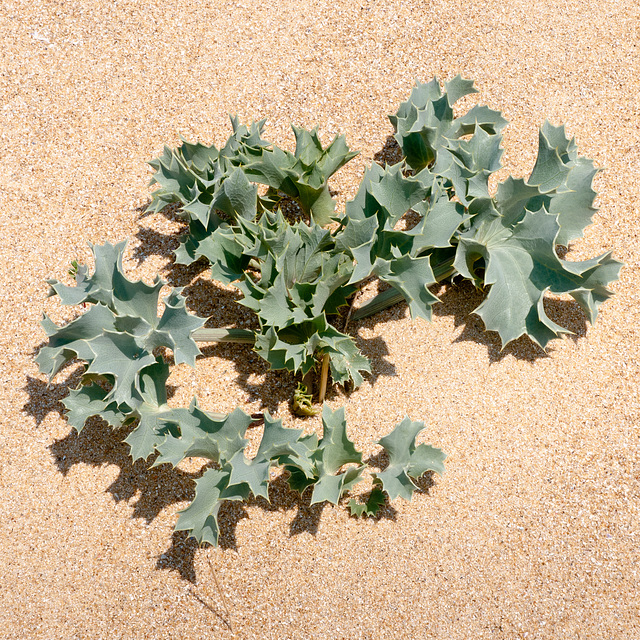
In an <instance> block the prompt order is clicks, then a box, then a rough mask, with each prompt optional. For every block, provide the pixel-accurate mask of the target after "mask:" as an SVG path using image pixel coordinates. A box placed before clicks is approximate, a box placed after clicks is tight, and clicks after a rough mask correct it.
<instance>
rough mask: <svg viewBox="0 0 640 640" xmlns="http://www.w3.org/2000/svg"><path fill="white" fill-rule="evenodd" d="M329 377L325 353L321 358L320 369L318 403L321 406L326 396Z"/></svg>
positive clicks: (327, 357) (327, 355) (327, 358)
mask: <svg viewBox="0 0 640 640" xmlns="http://www.w3.org/2000/svg"><path fill="white" fill-rule="evenodd" d="M328 377H329V354H328V353H325V354H324V356H323V358H322V369H321V370H320V392H319V393H318V402H319V403H320V404H322V403H323V402H324V397H325V395H326V394H327V378H328Z"/></svg>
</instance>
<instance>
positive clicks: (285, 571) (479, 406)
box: [0, 0, 640, 640]
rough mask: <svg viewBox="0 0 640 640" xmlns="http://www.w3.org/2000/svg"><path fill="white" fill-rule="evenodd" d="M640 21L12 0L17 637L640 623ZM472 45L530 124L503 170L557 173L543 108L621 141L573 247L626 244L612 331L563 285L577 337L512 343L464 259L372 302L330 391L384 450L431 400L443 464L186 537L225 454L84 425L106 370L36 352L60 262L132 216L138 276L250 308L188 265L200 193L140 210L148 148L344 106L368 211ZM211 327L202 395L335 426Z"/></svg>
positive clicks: (456, 11)
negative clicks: (190, 214)
mask: <svg viewBox="0 0 640 640" xmlns="http://www.w3.org/2000/svg"><path fill="white" fill-rule="evenodd" d="M639 26H640V5H638V3H636V2H619V1H616V0H600V1H595V0H566V1H563V2H551V1H542V0H533V1H528V2H525V1H523V0H509V1H508V2H506V3H505V2H499V1H497V0H483V1H482V2H480V1H477V0H466V1H464V2H462V1H461V0H449V1H444V0H443V1H440V0H438V1H433V2H428V1H423V2H417V1H400V0H389V1H386V2H383V1H381V0H379V1H377V2H375V1H364V0H363V1H359V2H321V1H317V2H308V1H307V2H305V1H299V2H290V1H285V2H282V3H274V2H258V1H257V0H256V1H251V0H245V1H244V2H237V3H236V2H199V3H196V2H192V1H191V0H174V1H173V2H157V1H155V0H151V1H149V2H145V3H140V2H133V1H131V0H129V1H127V0H124V1H118V2H112V1H107V0H101V1H99V0H96V1H94V2H91V1H90V0H84V1H81V0H78V1H76V2H60V1H58V2H56V1H54V0H49V1H43V0H31V1H30V2H21V1H18V0H3V2H2V4H1V5H0V44H1V46H0V224H1V225H2V227H1V235H0V258H1V259H0V268H1V269H2V279H1V282H2V285H1V286H2V305H3V309H2V332H1V336H0V340H1V346H0V362H1V364H2V387H1V388H2V395H1V402H2V405H1V407H0V410H1V415H2V426H1V430H2V431H1V437H0V487H1V494H0V566H1V567H2V570H1V571H0V592H1V594H2V595H1V598H0V629H1V631H0V635H1V636H2V637H4V638H12V639H13V638H16V639H17V638H21V639H22V638H29V639H32V638H33V639H35V638H46V639H48V640H49V639H51V638H65V639H66V638H127V639H132V638H158V639H161V638H234V637H235V638H274V639H275V638H277V639H281V638H285V639H288V638H305V639H306V638H371V639H380V638H449V639H458V638H459V639H472V638H473V639H475V638H478V639H479V638H492V639H502V638H504V639H511V638H529V639H531V638H554V639H558V638H562V639H565V638H572V639H573V638H576V639H577V638H608V639H614V638H615V639H629V640H631V639H637V638H640V599H639V597H638V596H639V589H638V580H639V579H640V576H639V575H638V573H639V569H638V561H639V559H640V557H639V556H640V513H639V506H638V505H639V498H640V487H639V475H640V451H639V444H640V442H639V436H640V400H639V394H638V379H639V377H638V375H639V369H640V366H639V361H638V345H639V344H640V329H639V326H640V324H639V320H640V306H639V296H640V294H639V293H638V292H639V291H640V286H639V285H640V282H639V281H640V269H639V267H640V262H639V261H640V246H639V243H638V224H639V214H640V211H639V205H638V203H639V202H640V126H639V125H640V97H639V96H640V62H639V60H640V52H639V51H638V42H639V41H640V29H639ZM458 73H461V74H462V75H463V76H464V77H467V78H471V79H473V80H475V82H476V86H477V88H478V89H479V94H477V95H476V96H473V97H468V98H465V105H466V106H469V105H471V104H473V103H475V102H480V103H483V104H488V105H489V106H490V107H492V108H494V109H499V110H501V111H502V112H503V115H504V116H505V117H506V118H507V120H509V122H510V126H509V127H508V128H507V129H506V131H505V136H504V148H505V153H504V156H503V164H504V165H505V169H503V170H502V171H501V172H500V174H499V177H500V179H504V178H505V177H506V176H507V175H509V174H511V175H514V176H516V177H524V176H527V175H528V174H529V172H530V170H531V168H532V167H533V163H534V162H535V156H536V151H537V139H538V133H537V131H538V127H539V126H540V125H541V124H542V123H543V122H544V120H545V119H549V120H550V121H551V122H552V123H553V124H556V125H557V124H560V123H564V124H565V125H566V127H567V131H568V133H569V134H570V135H572V136H575V137H576V140H577V142H578V145H579V150H580V152H581V153H582V154H584V155H586V156H587V157H590V158H593V159H594V160H595V163H596V165H597V166H599V167H602V168H603V169H604V170H603V171H602V172H601V173H600V174H599V175H598V176H597V178H596V180H595V186H596V190H597V191H598V194H599V195H598V200H597V204H598V206H599V207H600V209H599V211H598V213H597V214H596V215H595V217H594V221H593V224H592V225H591V226H590V227H589V228H588V229H587V232H586V235H585V237H584V238H583V239H580V240H579V241H576V242H575V243H574V244H573V246H572V248H571V252H570V257H571V259H576V260H578V259H585V258H588V257H592V256H596V255H599V254H601V253H603V252H605V251H613V254H614V256H615V257H616V258H617V259H619V260H622V261H624V262H625V265H626V266H625V267H624V268H623V269H622V271H621V274H620V280H619V281H618V282H616V283H615V284H614V285H613V289H614V291H615V296H614V297H613V298H612V299H611V300H609V301H607V302H606V303H605V304H604V305H603V306H602V308H601V312H600V315H599V318H598V320H597V323H596V324H595V326H593V327H592V326H590V325H589V324H588V323H587V322H586V320H585V318H584V316H583V315H582V314H581V313H580V312H576V308H575V305H572V304H571V303H567V302H562V301H560V302H555V303H553V304H552V305H551V307H552V312H553V314H554V315H553V316H552V317H553V318H554V319H555V320H556V321H558V322H560V323H564V324H565V325H566V326H568V327H569V328H570V329H572V330H573V331H574V332H575V335H574V336H572V337H569V338H565V339H563V340H557V341H554V342H553V343H552V344H551V345H550V347H549V349H548V351H547V353H546V354H544V353H542V352H541V351H540V350H539V349H537V348H535V347H533V346H532V345H531V343H530V342H528V341H527V340H526V339H520V340H518V341H516V342H515V343H513V344H511V345H509V346H508V347H507V348H506V349H504V350H501V345H500V342H499V340H498V338H497V335H496V334H493V333H486V332H484V331H483V325H482V322H481V321H480V320H479V319H478V318H477V317H476V316H473V315H470V313H471V311H472V310H473V309H474V307H475V306H477V304H478V303H479V300H480V299H479V297H478V296H477V294H475V293H474V291H473V290H472V289H471V288H469V287H466V286H464V285H462V286H456V287H449V288H448V289H447V290H445V291H443V304H441V305H438V307H437V308H436V310H435V311H436V313H435V315H434V318H433V321H432V322H431V323H428V322H425V321H423V320H415V321H413V320H411V318H410V317H409V313H408V310H407V308H406V305H399V306H398V307H395V308H394V309H391V310H388V311H385V312H383V313H381V314H379V315H378V316H375V317H374V318H370V319H368V320H364V321H361V322H357V323H352V326H351V331H352V333H353V335H355V336H356V337H357V340H358V343H359V345H360V347H361V349H362V350H363V352H364V353H365V354H366V355H368V356H369V357H370V358H371V359H372V363H373V375H372V376H371V377H370V378H369V379H368V380H367V381H365V383H364V384H363V386H362V387H361V388H360V389H358V390H357V391H355V392H354V393H352V394H351V395H349V396H346V395H344V394H343V393H341V392H337V391H333V392H332V393H331V394H330V398H329V402H330V404H331V406H333V407H338V406H343V405H344V406H345V407H346V411H347V415H348V420H349V423H348V424H349V434H350V437H351V438H352V439H353V440H354V441H355V442H356V443H357V445H358V446H359V447H360V448H361V449H363V450H364V451H365V453H367V454H369V453H374V452H376V451H377V448H376V446H375V444H374V442H375V441H376V440H377V439H378V438H379V437H380V436H381V435H383V434H385V433H387V432H388V431H389V430H390V429H391V428H392V427H393V425H394V424H395V423H396V422H397V421H398V420H400V419H401V418H402V417H403V416H404V415H405V414H408V415H409V416H411V418H412V419H414V420H418V419H420V420H424V421H425V425H426V430H425V432H424V433H423V435H422V436H421V441H424V442H429V443H431V444H433V445H434V446H437V447H441V448H442V449H444V450H445V451H446V452H447V454H448V459H447V468H446V473H445V475H444V476H442V477H439V476H434V477H433V478H431V479H430V480H429V482H428V483H427V484H426V485H425V487H424V491H422V492H420V493H418V494H416V495H415V496H414V498H413V500H412V501H411V502H410V503H406V502H403V501H402V500H397V501H394V502H393V503H392V505H391V507H390V508H388V509H386V510H385V512H384V513H383V516H382V517H381V518H379V519H378V520H356V519H354V518H350V517H349V515H348V512H347V510H346V509H345V508H344V507H343V506H338V507H333V506H331V505H328V506H324V507H318V506H314V507H309V504H308V499H307V500H306V501H305V500H300V499H297V498H296V497H295V496H294V495H293V494H290V493H287V492H286V491H285V489H284V488H283V486H282V480H281V479H279V480H278V479H276V480H275V481H274V488H273V497H274V499H273V503H272V506H271V507H267V506H266V503H264V502H259V501H258V502H256V501H252V502H249V503H247V504H245V505H233V506H232V507H230V508H225V509H223V512H222V516H221V523H222V536H221V544H220V547H219V548H217V549H213V548H208V549H198V548H197V546H196V545H195V544H194V543H193V541H192V540H187V539H186V538H185V536H184V535H183V534H174V533H173V526H174V524H175V521H176V518H177V515H176V513H177V511H178V510H179V509H180V508H183V507H185V506H186V505H187V504H188V500H189V498H190V496H192V491H193V483H192V477H193V475H194V473H196V471H197V468H198V465H197V464H196V462H197V461H193V463H192V467H193V468H192V467H189V466H188V465H186V466H185V467H184V468H181V469H179V470H175V471H170V470H168V468H165V467H160V468H155V469H151V470H149V469H147V468H146V467H145V465H144V464H141V463H137V464H135V465H132V464H131V461H130V458H129V456H128V449H127V447H126V445H124V444H122V442H121V437H122V434H117V433H116V434H112V433H111V432H110V431H109V430H108V429H106V428H105V427H104V425H103V424H101V423H100V422H99V421H91V422H90V423H89V424H88V425H87V427H86V428H85V430H84V431H83V432H82V434H81V435H80V436H78V435H77V434H76V433H75V432H74V431H73V430H72V429H71V428H70V427H69V426H68V424H67V423H66V421H65V419H64V416H63V407H62V404H61V402H60V401H61V399H62V398H63V397H64V396H65V395H66V394H67V392H68V389H69V388H70V386H74V385H75V384H76V383H77V379H78V378H77V376H78V374H77V371H75V369H74V368H73V367H72V368H71V369H68V370H65V371H64V372H63V373H61V374H59V375H58V376H57V377H56V378H55V379H54V381H53V382H52V384H50V385H47V381H46V379H45V378H44V376H42V375H41V374H39V373H38V370H37V367H36V365H35V364H34V362H33V356H34V354H35V353H36V352H37V349H38V347H39V346H40V345H42V344H43V342H44V340H45V336H44V333H43V331H42V330H41V328H40V327H39V320H40V318H41V315H42V313H43V312H44V311H46V312H47V313H49V314H51V316H52V317H53V318H54V319H55V320H57V321H62V320H64V319H69V318H70V317H72V313H73V311H70V310H69V309H66V308H63V307H61V306H60V305H59V304H58V303H57V301H56V300H55V299H47V298H46V294H47V290H48V287H47V285H46V282H45V280H46V278H48V277H56V278H60V279H63V280H65V282H66V281H67V280H69V278H68V276H67V275H66V273H67V270H68V268H69V265H70V263H71V261H72V260H73V259H78V260H79V261H80V262H89V261H90V258H91V253H90V250H89V246H88V243H89V242H90V243H95V244H101V243H104V242H106V241H110V242H119V241H121V240H125V239H128V240H129V244H128V248H127V254H126V259H125V265H124V266H125V269H126V271H127V273H128V274H129V275H130V277H132V278H133V277H135V278H144V279H145V280H146V281H147V282H150V281H151V280H152V279H153V277H154V276H155V274H156V273H160V274H161V275H162V276H163V277H164V278H165V279H167V280H169V281H170V282H171V284H173V285H175V286H186V290H185V291H186V293H188V294H189V296H190V297H189V307H190V309H192V310H193V311H197V312H198V313H200V314H202V315H207V316H212V320H211V324H212V326H215V323H220V325H230V324H236V325H237V326H243V323H246V322H247V321H248V316H247V315H246V313H245V311H244V310H243V309H242V308H241V307H240V306H239V305H238V304H237V300H238V295H237V293H235V292H234V290H233V289H232V288H231V287H222V286H220V285H218V284H215V283H212V282H211V280H210V278H209V275H208V272H207V271H201V270H200V271H198V270H197V269H184V268H183V269H177V268H175V267H174V266H172V253H171V252H172V250H173V249H175V247H176V246H177V236H178V235H179V233H180V229H181V226H180V224H179V223H178V222H177V221H176V220H175V218H173V217H171V216H163V215H152V216H144V215H142V211H143V210H144V207H145V205H146V204H147V203H148V201H149V193H150V191H149V189H148V186H147V185H148V181H149V178H150V175H151V171H150V168H149V167H148V165H146V161H148V160H149V159H151V158H153V157H155V156H157V155H158V154H159V153H160V152H161V150H162V148H163V145H164V144H165V143H167V144H170V145H175V144H176V143H177V142H178V141H179V136H180V135H183V136H185V137H186V138H188V139H190V140H201V141H203V142H207V143H212V142H213V143H216V144H221V143H223V142H224V140H225V139H226V138H227V136H228V135H229V133H230V131H231V129H230V125H229V121H228V115H227V114H229V113H231V114H238V115H239V117H240V118H241V119H242V120H243V121H250V120H251V119H259V118H267V120H268V123H267V126H266V137H268V138H269V139H271V140H273V141H274V142H276V143H277V144H279V145H280V146H283V147H285V148H293V134H292V132H291V129H290V127H289V124H290V123H291V122H293V123H294V124H296V125H300V126H305V127H312V126H314V125H316V124H317V125H319V127H320V132H321V135H322V137H323V140H325V141H326V142H328V141H329V140H330V139H331V138H332V137H333V136H334V135H335V134H336V133H338V132H340V133H344V134H345V135H346V137H347V141H348V143H349V145H350V146H351V147H352V148H353V149H356V150H359V151H360V152H361V153H360V155H359V156H358V157H357V158H356V159H355V160H354V161H352V162H351V163H350V164H349V165H348V166H347V167H345V168H344V169H343V170H341V171H340V173H339V174H337V175H336V176H335V177H334V179H333V180H332V182H331V186H332V188H333V189H335V191H337V192H338V199H339V206H340V207H343V206H344V202H345V201H346V200H347V199H349V198H351V197H353V195H354V194H355V192H356V189H357V187H358V183H359V180H360V178H361V176H362V173H363V171H364V169H365V168H366V167H367V166H368V165H369V164H370V163H371V162H372V161H373V158H374V156H376V154H378V153H379V152H380V151H381V150H382V149H383V148H384V146H385V143H386V142H387V138H388V136H389V135H391V134H392V128H391V125H390V123H389V121H388V119H387V118H386V115H387V114H388V113H392V112H394V111H395V110H396V109H397V106H398V104H399V103H400V102H401V101H402V100H405V99H406V98H407V97H408V95H409V93H410V90H411V87H412V86H413V83H414V81H415V80H416V79H420V80H423V81H426V80H429V79H430V78H432V77H433V76H437V77H438V78H440V79H441V80H448V79H450V78H452V77H454V76H455V75H457V74H458ZM69 281H70V280H69ZM204 353H205V357H202V358H199V360H198V364H197V368H196V370H195V371H193V370H191V369H189V367H187V366H186V365H180V366H177V367H175V368H174V370H173V372H172V377H171V379H170V383H171V384H172V385H173V388H174V395H173V397H172V399H171V402H172V403H173V404H174V405H175V406H186V404H187V403H188V402H189V400H190V398H191V397H192V396H193V395H194V394H196V395H197V396H198V398H199V399H200V402H201V405H202V406H204V407H205V408H207V409H211V410H215V411H229V410H231V409H233V408H234V407H235V406H238V405H240V406H243V407H245V408H246V410H248V411H256V410H262V409H264V408H268V409H269V410H271V411H274V412H277V415H278V416H280V417H282V418H283V420H284V422H285V424H286V425H288V426H293V425H296V426H300V427H304V428H305V429H306V430H309V431H313V430H318V429H319V428H320V422H319V419H318V418H314V419H311V420H306V421H304V420H298V419H294V418H292V417H291V415H290V412H289V410H288V399H289V397H290V394H291V391H292V389H293V382H292V379H291V377H290V376H287V375H286V374H283V373H279V372H269V371H267V369H266V367H265V366H264V364H263V363H262V362H261V361H260V360H259V358H258V357H257V356H256V355H255V354H252V353H251V351H250V350H249V349H248V347H244V346H240V345H236V346H208V347H206V348H205V349H204ZM74 371H75V373H74ZM74 376H75V377H74ZM256 437H257V436H256ZM216 579H217V584H218V585H219V588H218V586H217V585H216ZM222 594H224V597H223V596H222Z"/></svg>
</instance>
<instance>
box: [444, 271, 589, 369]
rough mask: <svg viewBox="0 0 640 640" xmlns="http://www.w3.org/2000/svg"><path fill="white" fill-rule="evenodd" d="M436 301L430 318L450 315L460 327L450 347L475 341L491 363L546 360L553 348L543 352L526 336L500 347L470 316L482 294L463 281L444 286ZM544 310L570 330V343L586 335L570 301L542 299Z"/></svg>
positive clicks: (582, 320)
mask: <svg viewBox="0 0 640 640" xmlns="http://www.w3.org/2000/svg"><path fill="white" fill-rule="evenodd" d="M439 298H440V302H441V304H437V305H435V306H434V308H433V313H434V315H436V316H452V317H453V321H454V326H455V327H456V328H457V327H460V326H463V329H462V331H461V333H460V334H459V335H458V337H457V338H456V339H455V340H454V341H453V342H454V344H455V343H457V342H475V343H477V344H481V345H484V346H485V347H486V349H487V355H488V358H489V362H490V363H491V364H493V363H497V362H500V361H501V360H503V359H504V358H506V357H507V356H512V357H514V358H516V359H518V360H525V361H528V362H531V363H533V362H535V361H536V360H540V359H542V358H547V357H548V356H549V352H550V351H551V350H552V349H553V347H552V346H548V347H547V349H546V350H545V349H543V348H542V347H540V346H539V345H537V344H536V343H535V342H533V341H532V340H531V339H530V338H529V337H528V336H526V335H523V336H521V337H520V338H517V339H516V340H513V341H512V342H510V343H509V344H507V345H506V346H504V347H503V345H502V341H501V340H500V336H499V335H498V333H497V332H495V331H487V330H486V329H485V326H484V323H483V322H482V319H481V318H480V317H478V316H477V315H475V314H474V313H473V311H474V309H476V308H477V307H478V306H479V305H480V304H481V303H482V301H483V299H484V294H483V293H482V292H480V291H478V290H476V288H475V287H474V286H473V284H472V283H471V282H469V281H467V280H462V281H459V282H458V281H456V282H453V283H449V284H446V285H445V286H444V287H443V290H442V291H441V292H440V295H439ZM544 310H545V313H546V314H547V316H548V317H549V318H550V319H551V320H552V321H553V322H555V323H556V324H559V325H561V326H563V327H565V328H566V329H568V330H569V331H571V334H569V338H570V339H572V340H573V341H574V342H577V340H578V339H580V338H581V337H584V336H585V335H586V332H587V323H586V318H585V315H584V313H583V312H582V310H581V309H580V306H579V305H578V303H577V302H575V301H574V300H564V299H563V300H561V299H558V298H550V297H546V298H545V300H544ZM552 344H553V343H552Z"/></svg>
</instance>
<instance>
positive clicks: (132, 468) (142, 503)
mask: <svg viewBox="0 0 640 640" xmlns="http://www.w3.org/2000/svg"><path fill="white" fill-rule="evenodd" d="M132 429H133V427H132V426H126V427H120V428H118V429H112V428H111V427H109V426H108V425H107V423H106V422H104V421H103V420H101V419H99V418H97V417H96V418H90V419H89V420H88V421H87V423H86V424H85V427H84V428H83V429H82V431H81V432H80V433H78V432H77V431H76V430H75V429H73V430H71V431H70V432H69V434H68V435H67V436H65V437H64V438H60V439H58V440H56V441H55V442H53V443H52V444H51V445H50V446H49V450H50V452H51V455H52V457H53V461H54V463H55V465H56V467H57V468H58V471H59V472H60V473H61V474H62V475H63V476H66V475H67V474H68V473H69V471H70V469H71V468H72V467H73V466H74V465H77V464H86V465H89V466H92V467H97V468H99V467H104V466H116V467H117V468H118V469H119V472H118V476H117V478H116V479H115V480H114V481H113V482H112V483H111V484H110V485H109V486H108V487H107V488H106V489H105V491H106V492H107V493H110V494H111V496H112V497H113V500H114V501H115V502H123V501H124V502H127V503H129V504H131V506H132V513H131V517H132V518H135V519H141V520H144V522H145V524H147V525H148V524H150V523H151V522H153V520H155V519H156V518H157V517H158V515H159V514H160V513H161V512H162V511H163V510H164V509H166V508H167V507H170V506H171V505H174V504H176V503H180V502H184V501H187V500H192V499H193V498H194V496H195V491H194V483H193V481H194V480H196V479H197V478H198V477H200V476H201V475H202V473H203V472H204V468H203V469H201V470H199V471H198V472H196V473H189V472H186V471H183V470H182V469H180V468H173V467H171V466H170V465H160V466H158V467H151V466H150V464H151V463H152V462H153V459H154V458H150V459H149V460H147V461H144V460H136V461H135V462H133V461H132V459H131V456H130V455H129V447H128V446H127V445H126V444H125V443H124V442H123V440H124V438H125V437H126V436H127V435H128V434H129V433H130V432H131V430H132ZM196 547H197V545H196ZM194 557H195V551H194V550H193V549H192V548H191V545H190V543H188V542H187V541H186V540H185V539H182V538H181V536H180V535H179V532H178V533H177V534H174V535H173V538H172V545H171V548H170V550H169V551H168V552H166V553H165V554H163V555H162V556H161V559H160V560H158V563H160V564H162V565H163V568H164V567H165V566H166V567H167V568H170V569H173V570H175V571H178V573H179V574H180V575H181V577H182V578H183V579H185V580H188V581H190V582H193V581H194V580H195V570H194V569H193V558H194Z"/></svg>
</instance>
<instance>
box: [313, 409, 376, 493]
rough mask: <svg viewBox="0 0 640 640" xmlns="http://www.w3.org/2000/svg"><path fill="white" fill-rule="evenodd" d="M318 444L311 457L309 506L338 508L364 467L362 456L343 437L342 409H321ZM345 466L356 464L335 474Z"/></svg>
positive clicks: (344, 433)
mask: <svg viewBox="0 0 640 640" xmlns="http://www.w3.org/2000/svg"><path fill="white" fill-rule="evenodd" d="M322 427H323V435H322V440H320V442H319V443H318V449H317V452H316V453H315V454H314V459H315V462H316V465H315V468H316V475H317V478H318V480H317V482H316V484H315V486H314V489H313V493H312V495H311V504H315V503H318V502H324V501H325V500H327V501H329V502H331V503H332V504H338V501H339V500H340V498H341V497H342V495H343V494H344V493H346V492H347V491H349V490H350V489H351V488H352V487H353V486H354V485H355V484H356V483H357V482H358V481H359V479H360V476H361V475H362V471H363V470H364V465H362V453H360V452H359V451H358V450H357V449H356V448H355V445H354V444H353V442H351V440H349V438H348V437H347V422H346V420H345V417H344V407H341V408H340V409H337V410H336V411H332V410H331V409H330V408H329V406H328V405H324V407H323V409H322ZM346 464H357V465H358V466H357V467H349V468H347V469H346V470H344V471H343V472H342V473H338V471H340V469H341V468H342V467H343V466H344V465H346Z"/></svg>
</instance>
